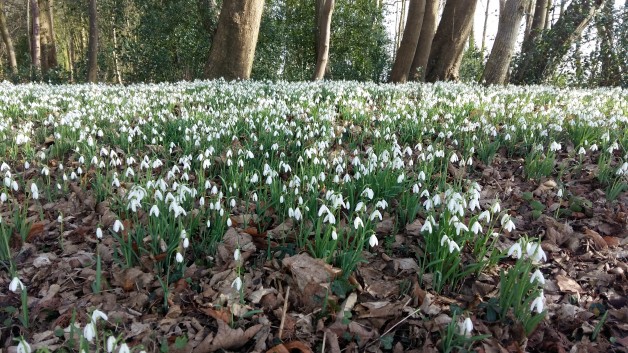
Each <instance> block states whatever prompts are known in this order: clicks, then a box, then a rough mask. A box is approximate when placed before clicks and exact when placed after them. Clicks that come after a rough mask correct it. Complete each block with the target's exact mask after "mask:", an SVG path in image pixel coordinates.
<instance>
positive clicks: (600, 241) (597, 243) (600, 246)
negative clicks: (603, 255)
mask: <svg viewBox="0 0 628 353" xmlns="http://www.w3.org/2000/svg"><path fill="white" fill-rule="evenodd" d="M583 233H584V235H586V236H587V238H589V239H591V242H592V243H593V248H594V249H595V250H604V249H608V244H607V243H606V241H605V240H604V238H602V236H601V235H600V233H598V232H596V231H594V230H592V229H589V228H584V232H583Z"/></svg>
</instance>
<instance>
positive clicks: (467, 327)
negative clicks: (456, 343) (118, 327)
mask: <svg viewBox="0 0 628 353" xmlns="http://www.w3.org/2000/svg"><path fill="white" fill-rule="evenodd" d="M459 328H460V334H461V335H463V336H465V337H471V331H473V322H472V321H471V319H470V318H466V319H464V321H463V322H461V323H460V325H459Z"/></svg>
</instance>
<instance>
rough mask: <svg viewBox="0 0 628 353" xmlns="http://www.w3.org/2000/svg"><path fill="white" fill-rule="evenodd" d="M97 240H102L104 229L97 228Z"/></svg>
mask: <svg viewBox="0 0 628 353" xmlns="http://www.w3.org/2000/svg"><path fill="white" fill-rule="evenodd" d="M96 238H98V239H102V229H100V227H98V228H96Z"/></svg>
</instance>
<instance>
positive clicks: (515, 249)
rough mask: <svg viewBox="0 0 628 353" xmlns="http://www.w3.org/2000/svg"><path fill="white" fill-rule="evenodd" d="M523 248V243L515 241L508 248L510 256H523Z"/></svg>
mask: <svg viewBox="0 0 628 353" xmlns="http://www.w3.org/2000/svg"><path fill="white" fill-rule="evenodd" d="M522 252H523V250H522V249H521V244H519V243H518V242H517V243H514V244H513V245H512V246H511V247H510V248H509V249H508V256H512V257H513V258H515V259H519V258H521V255H522Z"/></svg>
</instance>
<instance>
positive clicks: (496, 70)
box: [482, 0, 531, 85]
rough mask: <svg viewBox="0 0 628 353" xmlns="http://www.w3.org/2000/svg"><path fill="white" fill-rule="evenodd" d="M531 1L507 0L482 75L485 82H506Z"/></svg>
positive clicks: (492, 83) (488, 83)
mask: <svg viewBox="0 0 628 353" xmlns="http://www.w3.org/2000/svg"><path fill="white" fill-rule="evenodd" d="M530 2H531V0H508V1H507V2H506V4H505V6H504V9H503V10H504V12H502V13H501V14H500V15H499V25H498V28H497V36H496V37H495V43H493V49H492V50H491V55H490V56H489V57H488V61H487V62H486V67H485V68H484V74H483V75H482V82H484V83H485V84H487V85H494V84H498V85H503V84H506V77H507V75H508V67H509V66H510V59H511V58H512V52H513V50H514V48H515V43H516V42H517V34H518V33H519V26H520V25H521V20H522V19H523V14H524V12H525V10H526V9H527V8H529V4H530Z"/></svg>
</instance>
